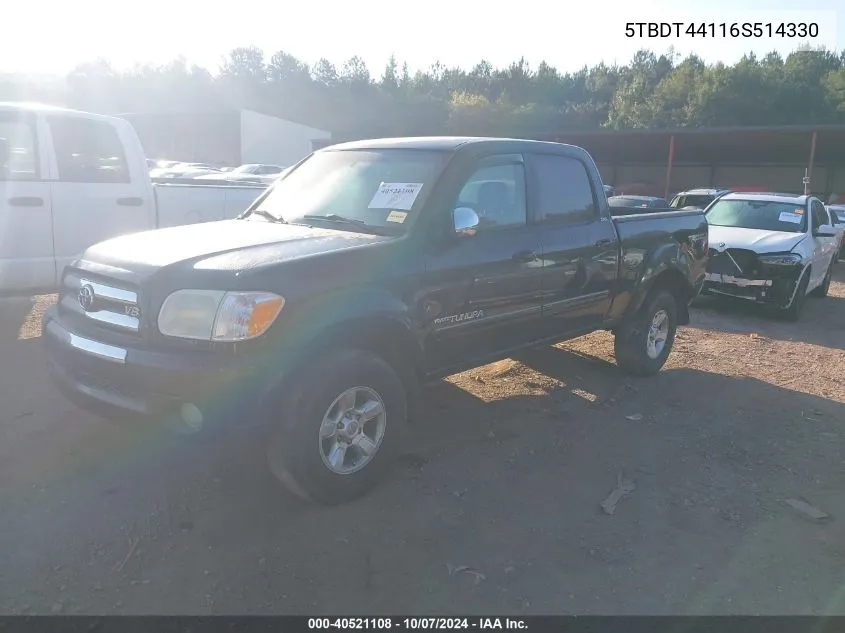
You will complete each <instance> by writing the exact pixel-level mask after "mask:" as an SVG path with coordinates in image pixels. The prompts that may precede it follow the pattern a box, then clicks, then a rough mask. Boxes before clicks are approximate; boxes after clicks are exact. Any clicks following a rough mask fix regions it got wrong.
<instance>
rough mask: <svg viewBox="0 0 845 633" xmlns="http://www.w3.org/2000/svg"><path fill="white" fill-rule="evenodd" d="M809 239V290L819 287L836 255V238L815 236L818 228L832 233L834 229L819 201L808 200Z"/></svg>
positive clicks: (814, 199)
mask: <svg viewBox="0 0 845 633" xmlns="http://www.w3.org/2000/svg"><path fill="white" fill-rule="evenodd" d="M810 224H811V228H810V231H811V234H810V239H811V240H812V241H813V255H812V260H811V261H812V266H813V267H812V269H811V271H810V285H809V286H808V289H809V290H812V289H813V288H816V287H817V286H819V285H820V284H821V283H822V282H823V281H824V278H825V275H827V271H828V268H829V267H830V263H831V258H833V257H835V255H836V247H837V238H836V237H821V236H817V235H816V231H817V230H818V229H819V228H825V229H827V230H828V231H831V232H833V231H834V230H835V229H834V227H833V225H832V224H831V222H830V217H829V216H828V214H827V209H825V208H824V205H823V204H822V202H821V201H820V200H817V199H816V198H811V199H810Z"/></svg>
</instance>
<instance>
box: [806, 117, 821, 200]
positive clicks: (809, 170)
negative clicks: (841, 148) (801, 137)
mask: <svg viewBox="0 0 845 633" xmlns="http://www.w3.org/2000/svg"><path fill="white" fill-rule="evenodd" d="M818 134H819V133H818V132H813V136H812V140H811V141H810V164H809V166H808V167H807V178H806V182H805V183H804V195H805V196H807V195H809V194H810V182H811V181H812V180H813V162H814V161H815V160H816V139H817V138H818Z"/></svg>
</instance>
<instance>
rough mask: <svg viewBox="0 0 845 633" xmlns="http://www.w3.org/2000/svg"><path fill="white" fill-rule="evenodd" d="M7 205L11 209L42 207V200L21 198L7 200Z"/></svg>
mask: <svg viewBox="0 0 845 633" xmlns="http://www.w3.org/2000/svg"><path fill="white" fill-rule="evenodd" d="M9 205H10V206H13V207H43V206H44V198H38V197H28V196H21V197H19V198H9Z"/></svg>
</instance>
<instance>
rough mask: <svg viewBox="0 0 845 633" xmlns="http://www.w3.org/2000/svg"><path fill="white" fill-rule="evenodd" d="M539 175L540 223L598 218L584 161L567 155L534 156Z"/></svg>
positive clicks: (533, 160)
mask: <svg viewBox="0 0 845 633" xmlns="http://www.w3.org/2000/svg"><path fill="white" fill-rule="evenodd" d="M532 164H533V166H534V174H535V177H536V179H537V196H536V199H535V200H536V205H537V206H536V208H535V212H534V213H535V217H536V221H537V223H538V224H545V225H549V224H583V223H585V222H591V221H593V220H594V219H595V218H596V203H595V196H594V194H593V187H592V185H591V183H590V177H589V175H588V174H587V170H586V168H585V167H584V164H583V163H582V162H581V161H579V160H577V159H575V158H570V157H568V156H554V155H551V154H535V155H534V156H532Z"/></svg>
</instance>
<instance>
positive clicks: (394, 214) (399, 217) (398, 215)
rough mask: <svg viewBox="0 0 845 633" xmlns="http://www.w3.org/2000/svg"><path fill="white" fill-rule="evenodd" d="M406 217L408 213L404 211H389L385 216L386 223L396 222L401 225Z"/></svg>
mask: <svg viewBox="0 0 845 633" xmlns="http://www.w3.org/2000/svg"><path fill="white" fill-rule="evenodd" d="M407 217H408V213H407V212H406V211H391V212H390V213H388V214H387V221H388V222H398V223H399V224H402V222H404V221H405V218H407Z"/></svg>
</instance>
